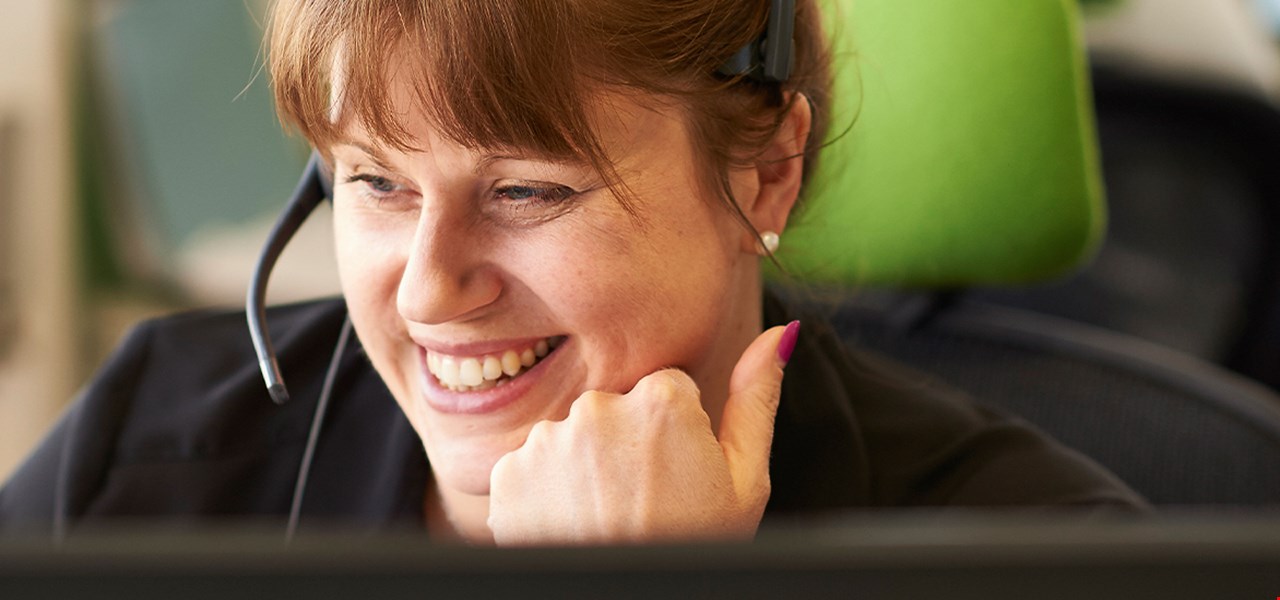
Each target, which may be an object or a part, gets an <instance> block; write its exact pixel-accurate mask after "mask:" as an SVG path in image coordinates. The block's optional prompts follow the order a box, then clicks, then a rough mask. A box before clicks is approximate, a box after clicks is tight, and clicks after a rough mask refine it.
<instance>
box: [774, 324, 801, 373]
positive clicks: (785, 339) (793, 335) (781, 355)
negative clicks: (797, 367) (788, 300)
mask: <svg viewBox="0 0 1280 600" xmlns="http://www.w3.org/2000/svg"><path fill="white" fill-rule="evenodd" d="M799 337H800V321H792V322H790V323H787V328H786V329H785V330H783V332H782V339H781V340H778V360H780V361H782V364H784V365H785V364H787V363H788V362H790V361H791V353H792V352H794V351H795V349H796V339H797V338H799Z"/></svg>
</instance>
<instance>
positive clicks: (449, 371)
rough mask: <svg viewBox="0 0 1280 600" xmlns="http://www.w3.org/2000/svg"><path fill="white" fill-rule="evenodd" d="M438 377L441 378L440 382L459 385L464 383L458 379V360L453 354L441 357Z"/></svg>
mask: <svg viewBox="0 0 1280 600" xmlns="http://www.w3.org/2000/svg"><path fill="white" fill-rule="evenodd" d="M436 377H437V378H438V379H440V383H443V384H445V385H458V384H460V383H462V381H461V380H460V379H458V361H457V360H456V359H454V358H453V357H452V356H441V357H440V370H439V371H437V372H436Z"/></svg>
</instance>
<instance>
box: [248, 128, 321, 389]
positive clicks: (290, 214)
mask: <svg viewBox="0 0 1280 600" xmlns="http://www.w3.org/2000/svg"><path fill="white" fill-rule="evenodd" d="M330 196H332V189H331V185H330V182H329V179H328V177H327V176H326V173H325V172H324V165H323V163H322V162H321V161H320V156H319V155H318V154H316V153H315V152H312V153H311V158H310V159H309V160H308V161H307V167H306V170H304V171H303V173H302V178H301V179H300V180H299V181H298V185H297V187H295V188H294V190H293V197H292V198H290V199H289V204H288V206H286V207H285V209H284V212H283V213H282V214H281V215H280V218H279V219H277V220H276V224H275V227H273V228H272V230H271V235H269V236H267V242H266V244H265V245H264V246H263V247H262V254H260V255H259V256H258V264H257V265H256V266H255V267H254V268H253V279H252V280H251V281H250V282H249V292H248V294H247V296H246V298H245V316H246V317H247V319H248V321H249V336H250V337H251V338H253V349H254V351H255V352H257V353H258V368H259V369H261V370H262V379H263V380H264V381H265V382H266V384H267V391H268V392H269V393H270V394H271V399H272V400H273V401H275V403H276V404H284V403H285V402H287V401H288V400H289V391H288V390H287V389H286V388H285V386H284V378H283V377H282V376H281V375H280V365H279V364H277V362H276V353H275V350H274V349H273V348H272V346H271V335H270V333H268V332H267V328H266V321H267V310H266V300H267V277H269V276H270V275H271V269H272V268H273V267H275V265H276V261H277V260H279V258H280V254H281V252H283V251H284V247H285V245H286V244H288V243H289V240H290V239H292V238H293V235H294V234H295V233H297V232H298V229H299V228H301V227H302V224H303V222H305V221H306V220H307V217H309V216H311V213H312V212H314V211H315V209H316V207H317V206H319V205H320V203H321V202H322V201H323V200H324V199H325V198H327V197H330Z"/></svg>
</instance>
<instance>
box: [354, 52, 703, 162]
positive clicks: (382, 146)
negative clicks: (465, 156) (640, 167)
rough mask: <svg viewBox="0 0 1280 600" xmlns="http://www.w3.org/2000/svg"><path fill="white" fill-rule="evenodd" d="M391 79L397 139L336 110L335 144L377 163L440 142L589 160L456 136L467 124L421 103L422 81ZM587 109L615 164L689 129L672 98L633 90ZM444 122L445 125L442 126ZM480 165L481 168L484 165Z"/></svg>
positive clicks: (399, 74) (601, 96) (510, 155)
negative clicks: (418, 91)
mask: <svg viewBox="0 0 1280 600" xmlns="http://www.w3.org/2000/svg"><path fill="white" fill-rule="evenodd" d="M391 73H392V74H391V75H389V78H388V82H387V89H388V92H389V96H390V98H389V99H390V100H391V105H392V111H393V112H394V114H395V115H396V116H397V121H398V123H399V126H400V128H401V129H402V131H403V133H404V134H405V135H404V137H403V139H401V140H399V141H397V140H395V139H390V138H388V137H387V136H385V135H382V134H381V133H380V132H377V131H373V130H372V129H371V128H370V127H369V126H368V125H367V122H366V121H367V120H366V119H362V118H359V116H358V115H351V114H349V110H347V109H344V110H341V111H339V112H338V113H337V115H338V118H337V121H336V122H335V124H336V125H338V127H339V131H340V134H339V135H338V136H337V137H336V138H335V139H334V140H333V143H332V146H331V148H332V147H336V146H338V145H345V146H349V147H352V148H355V149H357V150H360V151H361V152H363V153H364V154H366V155H368V156H369V157H370V159H371V160H374V161H375V162H379V161H380V162H382V163H384V164H385V163H389V162H390V161H389V160H388V156H389V155H391V154H393V153H395V152H408V153H413V152H429V151H430V149H431V148H432V147H436V146H439V145H440V144H442V143H443V144H451V145H454V146H459V147H462V148H464V149H466V150H467V151H469V152H470V153H472V154H473V155H474V156H475V157H476V160H477V162H480V163H485V162H492V161H494V160H498V159H515V160H537V161H549V162H561V163H589V162H590V161H589V159H588V157H583V156H574V155H558V154H553V153H548V152H546V151H545V149H544V147H542V146H540V145H537V144H533V145H528V146H524V145H519V144H477V143H473V141H474V138H470V139H454V138H455V136H452V135H450V132H452V131H455V130H456V129H457V128H459V127H462V128H465V127H466V124H463V123H453V124H442V123H440V120H441V119H444V118H448V117H449V113H445V114H440V113H439V112H437V111H432V110H428V109H427V108H428V107H424V106H422V104H421V102H420V97H419V96H418V95H417V94H416V93H415V89H416V88H417V86H419V85H421V84H420V82H418V81H417V80H416V79H415V78H414V77H412V76H410V75H408V73H410V71H408V70H395V71H391ZM586 99H587V104H586V106H584V107H583V108H584V112H585V114H586V115H587V118H588V123H589V127H590V128H591V133H592V134H593V135H594V137H596V139H598V140H599V143H600V145H601V147H602V149H603V150H605V152H606V153H607V155H608V157H609V159H610V160H611V162H614V163H615V164H617V165H618V166H621V165H623V164H626V163H627V162H630V161H629V160H628V158H629V157H632V156H634V155H636V154H637V153H642V152H645V151H651V150H654V149H655V146H656V145H666V144H670V143H671V141H672V137H673V134H674V135H683V134H685V133H686V127H685V118H684V111H683V110H681V109H680V107H678V106H677V103H676V102H675V101H673V100H671V99H670V98H663V97H658V96H654V95H651V94H642V93H639V92H634V91H623V90H610V89H599V90H597V91H593V92H592V93H591V94H589V95H587V96H586ZM442 125H444V126H442ZM480 166H483V164H481V165H480Z"/></svg>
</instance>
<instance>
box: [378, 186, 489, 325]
mask: <svg viewBox="0 0 1280 600" xmlns="http://www.w3.org/2000/svg"><path fill="white" fill-rule="evenodd" d="M427 212H428V211H424V216H423V217H422V218H421V219H420V220H419V224H418V229H417V231H416V232H415V234H414V237H413V243H412V247H411V248H410V250H409V256H408V257H407V261H406V263H405V268H404V273H403V275H402V276H401V279H400V288H399V290H397V293H396V308H397V310H398V311H399V312H400V316H401V317H403V318H405V319H407V320H409V321H413V322H415V323H424V324H431V325H434V324H440V323H446V322H449V321H453V320H456V319H460V318H464V317H467V316H470V315H471V314H472V313H474V312H476V311H478V310H480V309H483V308H484V307H486V306H489V305H491V304H493V303H494V301H496V300H497V299H498V296H499V294H501V292H502V281H501V278H500V277H499V276H498V274H497V271H496V270H495V268H494V266H493V265H492V264H490V262H489V261H488V260H487V258H486V256H485V253H484V250H485V246H486V245H485V244H484V242H483V241H482V240H479V239H474V238H475V237H476V236H475V235H473V234H472V232H470V231H468V230H469V229H470V228H469V227H468V226H467V224H466V222H465V221H466V219H463V218H456V219H450V218H449V217H448V216H447V215H443V214H434V215H433V214H427Z"/></svg>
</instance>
